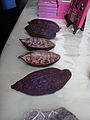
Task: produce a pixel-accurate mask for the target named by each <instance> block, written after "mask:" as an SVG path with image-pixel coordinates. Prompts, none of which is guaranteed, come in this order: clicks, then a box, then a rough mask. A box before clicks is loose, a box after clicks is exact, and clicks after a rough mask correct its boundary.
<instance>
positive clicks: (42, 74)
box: [11, 68, 71, 96]
mask: <svg viewBox="0 0 90 120" xmlns="http://www.w3.org/2000/svg"><path fill="white" fill-rule="evenodd" d="M70 78H71V72H70V71H69V70H68V69H64V70H60V69H57V68H47V69H43V70H39V71H35V72H32V73H30V74H28V75H27V76H25V77H24V78H22V79H21V80H19V81H17V82H16V83H15V84H14V85H12V86H11V88H12V89H15V90H17V91H20V92H23V93H25V94H28V95H36V96H37V95H45V94H51V93H54V92H56V91H57V90H59V89H61V88H63V87H64V85H65V84H66V83H67V82H68V80H69V79H70Z"/></svg>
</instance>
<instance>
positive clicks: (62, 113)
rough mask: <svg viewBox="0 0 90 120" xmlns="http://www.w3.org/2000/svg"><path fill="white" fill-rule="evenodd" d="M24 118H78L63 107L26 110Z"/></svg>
mask: <svg viewBox="0 0 90 120" xmlns="http://www.w3.org/2000/svg"><path fill="white" fill-rule="evenodd" d="M24 120H78V118H76V116H75V115H74V114H73V113H71V112H70V111H68V110H67V109H65V108H63V107H62V108H59V109H56V110H52V111H44V112H42V111H40V110H33V111H31V112H27V113H26V114H25V116H24Z"/></svg>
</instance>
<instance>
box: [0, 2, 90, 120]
mask: <svg viewBox="0 0 90 120" xmlns="http://www.w3.org/2000/svg"><path fill="white" fill-rule="evenodd" d="M35 1H36V0H32V1H28V3H27V5H26V7H25V9H24V10H23V12H22V14H21V16H20V17H19V19H18V21H17V23H16V25H15V27H14V29H13V31H12V33H11V35H10V37H9V39H8V41H7V43H6V45H5V48H4V50H3V52H2V55H1V58H0V120H23V115H24V113H25V112H27V111H29V110H32V109H35V108H38V109H41V110H51V109H55V108H59V107H61V106H63V107H66V108H67V109H68V110H70V111H71V112H73V113H74V114H75V115H76V116H77V117H78V118H79V119H80V120H90V78H89V73H90V19H89V18H88V19H87V21H86V27H85V31H84V32H83V33H82V32H78V33H77V34H76V35H73V34H72V31H71V29H70V28H67V27H66V22H65V21H64V20H56V19H51V20H52V21H55V22H56V23H57V24H58V25H60V26H61V27H62V29H61V31H60V32H58V33H57V35H56V38H55V39H54V40H53V42H54V43H55V44H56V47H55V48H54V49H53V50H52V51H54V52H56V53H58V54H60V55H61V59H60V60H59V61H58V62H57V63H55V64H53V65H51V66H49V67H57V68H59V69H64V68H68V69H70V70H71V72H72V78H71V79H70V80H69V82H68V83H67V84H66V85H65V86H64V88H63V89H61V90H59V91H58V92H56V93H54V94H51V95H45V96H38V97H37V96H28V95H25V94H23V93H20V92H17V91H15V90H13V89H11V85H12V84H14V83H15V82H16V81H18V80H19V79H21V78H22V77H24V76H26V75H27V74H28V73H30V72H33V71H36V70H40V69H44V68H37V67H31V66H28V65H26V64H25V63H24V62H22V61H21V60H18V58H17V57H18V56H19V55H21V54H23V53H25V52H26V51H27V50H26V49H25V48H24V46H23V45H22V44H21V43H20V41H19V38H26V37H29V36H28V34H27V33H26V31H25V30H24V27H25V26H26V25H27V21H28V20H32V19H34V18H37V1H36V2H35Z"/></svg>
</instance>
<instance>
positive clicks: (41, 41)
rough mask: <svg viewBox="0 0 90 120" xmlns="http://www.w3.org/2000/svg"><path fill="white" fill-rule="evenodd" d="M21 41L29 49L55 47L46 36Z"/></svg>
mask: <svg viewBox="0 0 90 120" xmlns="http://www.w3.org/2000/svg"><path fill="white" fill-rule="evenodd" d="M20 41H21V42H22V44H23V45H24V46H25V47H26V48H27V49H28V50H50V49H52V48H54V47H55V44H54V43H53V42H51V41H50V40H48V39H45V38H38V37H32V38H26V39H20Z"/></svg>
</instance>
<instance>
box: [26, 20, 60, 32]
mask: <svg viewBox="0 0 90 120" xmlns="http://www.w3.org/2000/svg"><path fill="white" fill-rule="evenodd" d="M28 24H29V25H35V24H36V25H39V26H42V27H46V28H47V29H50V30H52V31H53V32H58V31H59V30H60V27H59V25H57V23H55V22H53V21H51V20H46V19H33V20H31V21H29V22H28Z"/></svg>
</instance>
